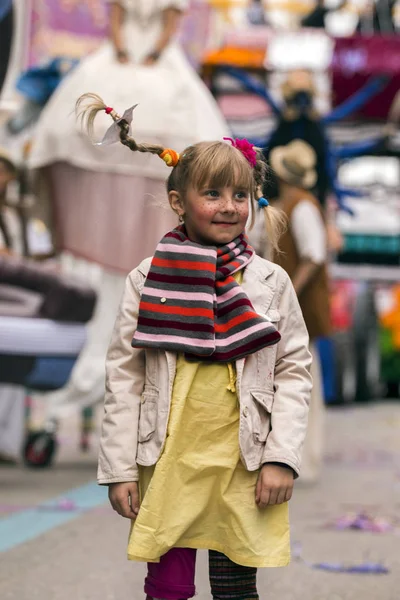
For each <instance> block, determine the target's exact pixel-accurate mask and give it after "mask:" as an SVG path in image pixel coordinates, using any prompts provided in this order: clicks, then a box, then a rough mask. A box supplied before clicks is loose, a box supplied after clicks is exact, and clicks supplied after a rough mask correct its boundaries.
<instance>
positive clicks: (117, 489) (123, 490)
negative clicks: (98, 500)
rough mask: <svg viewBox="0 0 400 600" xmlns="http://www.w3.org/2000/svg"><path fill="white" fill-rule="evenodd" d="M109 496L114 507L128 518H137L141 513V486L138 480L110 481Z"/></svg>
mask: <svg viewBox="0 0 400 600" xmlns="http://www.w3.org/2000/svg"><path fill="white" fill-rule="evenodd" d="M108 498H109V500H110V503H111V506H112V507H113V509H114V510H115V511H116V512H117V513H118V514H119V515H121V517H125V518H126V519H136V517H137V516H138V514H139V508H140V503H139V486H138V484H137V482H136V481H128V482H124V483H110V485H109V486H108Z"/></svg>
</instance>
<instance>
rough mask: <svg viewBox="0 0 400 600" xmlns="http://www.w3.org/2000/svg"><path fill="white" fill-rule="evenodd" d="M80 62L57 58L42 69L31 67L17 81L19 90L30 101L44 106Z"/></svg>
mask: <svg viewBox="0 0 400 600" xmlns="http://www.w3.org/2000/svg"><path fill="white" fill-rule="evenodd" d="M78 62H79V61H78V60H75V59H69V58H64V57H61V56H60V57H57V58H54V59H53V60H51V61H50V62H49V63H47V64H46V65H43V66H41V67H31V68H30V69H28V70H27V71H25V72H24V73H22V75H21V76H20V77H19V79H18V80H17V85H16V87H17V90H18V91H19V92H21V94H23V96H25V97H26V98H27V99H28V100H31V101H32V102H35V103H36V104H40V105H42V106H43V105H44V104H46V102H47V101H48V99H49V98H50V96H51V95H52V94H53V92H54V90H55V89H56V88H57V86H58V84H59V83H60V81H61V80H62V79H63V77H65V75H67V74H68V73H69V72H70V71H71V70H72V69H73V68H74V67H75V66H76V65H77V64H78Z"/></svg>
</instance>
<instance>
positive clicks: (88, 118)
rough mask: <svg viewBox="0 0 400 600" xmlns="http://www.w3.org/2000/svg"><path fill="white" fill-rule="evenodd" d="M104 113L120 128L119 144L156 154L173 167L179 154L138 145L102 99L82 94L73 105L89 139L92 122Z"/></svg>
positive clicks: (124, 123) (165, 149) (149, 145)
mask: <svg viewBox="0 0 400 600" xmlns="http://www.w3.org/2000/svg"><path fill="white" fill-rule="evenodd" d="M101 111H105V112H106V113H107V114H109V115H110V116H111V118H112V119H113V121H114V122H115V123H116V124H117V125H118V127H119V128H120V134H119V138H120V141H121V144H123V145H124V146H127V147H128V148H129V149H130V150H132V151H133V152H149V153H151V154H156V155H157V156H159V157H160V158H162V159H163V160H164V162H165V163H166V164H167V165H168V166H170V167H174V166H175V165H176V164H177V163H178V161H179V154H178V153H177V152H175V150H172V149H171V148H164V147H163V146H160V145H159V144H138V143H137V142H136V140H135V139H134V138H133V137H132V136H130V135H129V126H130V124H129V123H128V122H127V121H126V120H125V119H123V118H122V117H121V116H120V115H119V114H118V113H117V112H116V111H115V110H114V109H113V108H111V107H108V106H107V105H106V104H105V103H104V101H103V99H102V98H100V96H98V95H97V94H83V95H82V96H80V97H79V98H78V100H77V102H76V105H75V112H76V114H77V116H78V118H80V120H81V124H82V125H83V124H84V123H85V122H86V130H87V132H88V134H89V136H90V137H91V138H93V134H94V121H95V118H96V116H97V114H98V113H99V112H101Z"/></svg>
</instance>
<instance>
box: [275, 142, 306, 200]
mask: <svg viewBox="0 0 400 600" xmlns="http://www.w3.org/2000/svg"><path fill="white" fill-rule="evenodd" d="M269 162H270V165H271V167H272V169H273V170H274V171H275V173H276V174H277V175H278V177H279V178H280V179H282V180H283V181H285V182H286V183H289V184H290V185H294V186H296V187H300V188H304V189H309V188H312V187H314V185H315V184H316V182H317V171H316V170H315V165H316V162H317V155H316V153H315V151H314V149H313V148H312V147H311V146H310V145H309V144H306V142H303V140H293V142H290V144H288V145H287V146H277V147H276V148H274V149H273V150H272V151H271V153H270V156H269Z"/></svg>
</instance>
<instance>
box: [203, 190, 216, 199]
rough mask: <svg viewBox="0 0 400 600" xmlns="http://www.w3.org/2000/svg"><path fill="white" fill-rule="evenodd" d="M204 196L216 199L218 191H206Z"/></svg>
mask: <svg viewBox="0 0 400 600" xmlns="http://www.w3.org/2000/svg"><path fill="white" fill-rule="evenodd" d="M206 196H210V197H211V198H218V197H219V191H218V190H207V191H206Z"/></svg>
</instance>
